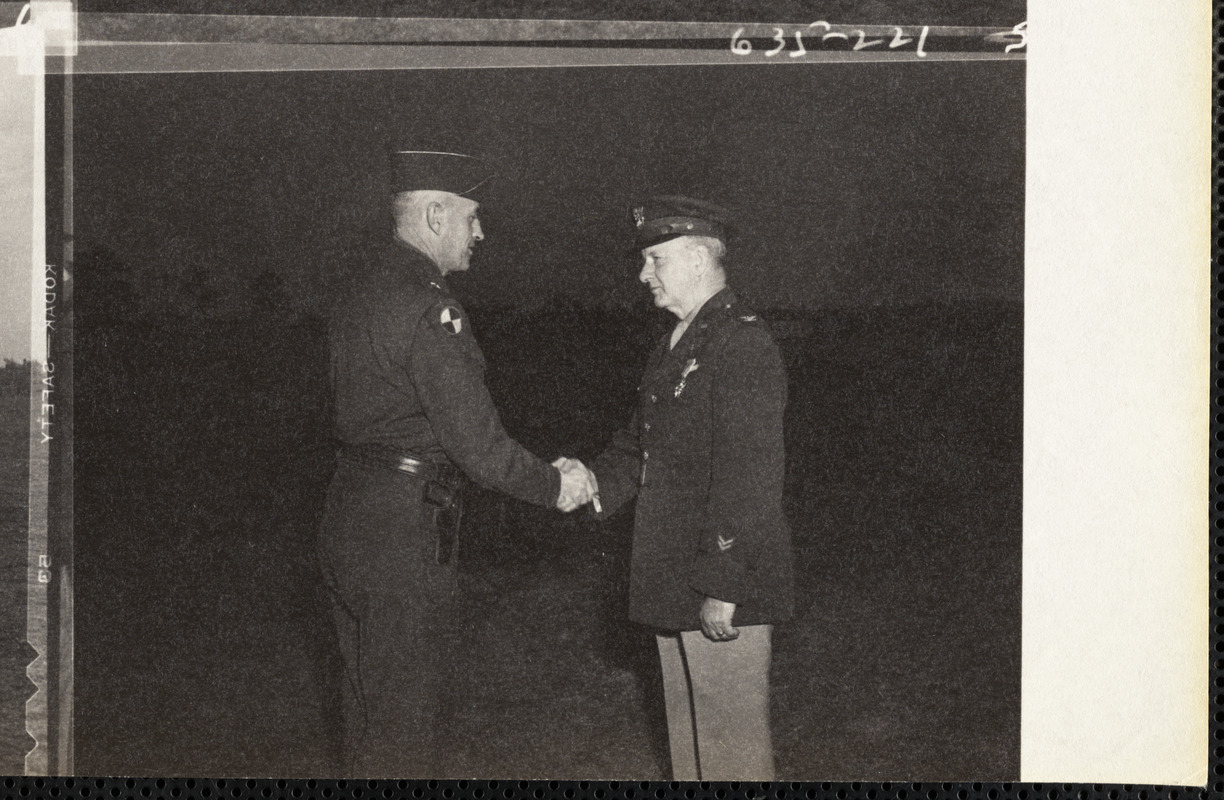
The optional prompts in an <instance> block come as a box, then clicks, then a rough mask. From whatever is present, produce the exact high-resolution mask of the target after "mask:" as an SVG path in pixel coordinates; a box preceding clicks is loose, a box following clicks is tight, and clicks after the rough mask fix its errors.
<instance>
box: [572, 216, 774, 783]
mask: <svg viewBox="0 0 1224 800" xmlns="http://www.w3.org/2000/svg"><path fill="white" fill-rule="evenodd" d="M633 213H634V218H635V221H636V224H637V246H638V248H640V250H641V253H642V258H643V267H642V271H641V275H640V276H639V277H640V279H641V281H642V282H643V283H645V284H647V286H649V287H650V291H651V293H652V295H653V296H654V302H655V305H657V306H659V307H660V308H666V309H667V310H668V311H671V312H672V313H673V314H675V315H676V316H677V317H679V318H680V322H679V324H678V325H677V326H676V329H675V330H674V331H673V332H672V333H671V334H670V335H669V336H667V337H666V338H665V339H664V340H663V341H662V342H660V343H659V346H658V348H657V350H656V351H655V352H654V354H653V356H652V357H651V358H650V361H649V362H648V365H647V367H646V374H645V377H644V378H643V379H642V384H641V387H640V390H639V392H640V400H639V405H638V411H637V414H636V416H635V418H634V419H633V421H632V422H631V423H630V425H629V426H628V427H627V428H625V429H624V430H622V431H620V432H619V433H617V435H616V436H615V437H614V439H613V441H612V443H611V444H610V445H609V447H608V448H607V449H606V450H605V452H604V453H603V454H602V455H601V456H600V457H599V458H598V459H596V461H595V462H594V463H593V464H592V469H593V471H594V473H595V475H597V476H598V478H599V491H600V495H599V496H600V500H601V501H602V506H603V510H602V512H600V513H601V515H608V514H612V513H614V512H615V510H616V509H617V508H619V507H620V506H622V505H623V504H624V503H625V502H627V501H628V500H629V499H630V498H632V497H634V496H635V495H636V496H637V516H636V519H635V525H634V534H633V554H632V558H631V576H630V597H629V614H630V617H631V618H633V619H634V620H636V621H637V622H640V623H643V624H645V625H648V626H650V627H651V628H653V629H655V630H656V632H657V636H656V638H657V644H658V648H659V657H660V663H661V665H662V670H663V685H664V699H665V703H666V707H667V721H668V734H669V738H670V744H671V758H672V771H673V777H674V778H675V779H677V780H771V779H772V778H773V774H774V767H773V750H772V746H771V740H770V731H769V664H770V654H771V644H770V636H771V632H772V625H773V624H774V623H777V622H781V621H782V620H785V619H786V618H787V617H789V616H790V614H791V612H792V607H793V597H792V576H791V549H790V532H789V528H788V527H787V524H786V520H785V518H784V516H783V512H782V483H783V471H784V466H785V455H784V452H783V442H782V416H783V411H784V409H785V406H786V374H785V372H784V369H783V366H782V360H781V358H780V356H779V353H778V348H777V346H776V345H775V344H774V341H773V339H772V337H771V336H770V335H769V333H768V331H767V330H766V329H765V327H764V326H763V325H762V324H761V322H760V320H759V319H758V318H757V315H756V314H755V313H753V311H752V310H751V309H749V308H747V307H745V306H744V304H743V303H741V302H740V301H739V299H738V298H737V297H736V296H735V293H734V292H733V291H732V290H731V289H730V288H729V287H728V286H727V284H726V273H725V270H724V267H723V258H724V255H725V251H726V241H727V231H728V224H727V223H728V220H727V212H726V211H724V210H723V209H721V208H718V207H717V206H713V205H711V204H709V203H704V202H701V201H698V200H694V199H691V198H685V197H662V198H653V199H652V200H650V201H649V202H647V203H645V204H643V205H641V206H638V207H637V208H635V209H634V210H633Z"/></svg>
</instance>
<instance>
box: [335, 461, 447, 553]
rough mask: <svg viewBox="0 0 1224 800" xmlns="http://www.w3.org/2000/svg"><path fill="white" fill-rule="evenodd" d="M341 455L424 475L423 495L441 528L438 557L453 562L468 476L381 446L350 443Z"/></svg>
mask: <svg viewBox="0 0 1224 800" xmlns="http://www.w3.org/2000/svg"><path fill="white" fill-rule="evenodd" d="M339 458H340V460H342V461H347V462H349V463H354V464H358V465H363V466H370V467H375V468H381V469H388V470H395V471H396V472H403V473H406V474H408V475H413V476H415V477H418V478H420V479H421V480H422V481H423V482H424V484H425V485H424V487H423V488H422V493H421V498H422V499H423V500H424V501H425V502H426V503H428V504H429V505H431V506H433V507H434V520H435V523H436V524H437V530H438V542H437V550H436V552H435V556H436V558H437V561H438V563H439V564H449V563H450V561H451V559H453V558H454V555H455V549H456V545H457V543H458V541H459V524H460V522H461V521H462V519H463V489H464V486H465V485H466V484H467V476H465V475H464V474H463V473H462V472H461V471H460V470H459V469H458V468H457V467H454V466H451V465H450V464H439V463H438V462H437V461H429V460H428V459H424V458H419V457H417V456H415V455H412V454H410V453H404V452H401V451H399V450H394V449H392V448H389V447H381V446H379V445H346V446H344V447H342V448H341V449H340V453H339Z"/></svg>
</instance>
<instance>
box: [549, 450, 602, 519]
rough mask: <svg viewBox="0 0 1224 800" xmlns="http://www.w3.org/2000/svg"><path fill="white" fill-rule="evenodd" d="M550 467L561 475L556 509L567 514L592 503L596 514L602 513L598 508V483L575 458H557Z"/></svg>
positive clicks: (591, 473)
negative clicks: (559, 493) (559, 494)
mask: <svg viewBox="0 0 1224 800" xmlns="http://www.w3.org/2000/svg"><path fill="white" fill-rule="evenodd" d="M552 465H553V466H554V467H556V468H557V470H558V471H559V472H560V473H561V496H560V497H558V498H557V508H558V509H560V510H561V511H564V512H565V513H567V514H568V513H569V512H571V511H573V510H574V509H576V508H579V507H580V506H584V505H586V504H587V503H592V504H593V505H594V506H595V511H596V513H602V512H603V509H602V508H600V506H599V483H598V482H597V481H596V480H595V473H594V472H591V471H590V470H589V469H587V468H586V466H585V465H584V464H583V463H582V462H581V461H579V460H578V459H576V458H565V457H562V458H558V459H557V460H556V461H554V462H552Z"/></svg>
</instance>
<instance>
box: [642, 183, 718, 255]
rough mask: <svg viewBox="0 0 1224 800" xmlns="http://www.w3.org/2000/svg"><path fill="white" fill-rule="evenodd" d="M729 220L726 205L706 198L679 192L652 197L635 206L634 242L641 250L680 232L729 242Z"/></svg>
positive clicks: (674, 236)
mask: <svg viewBox="0 0 1224 800" xmlns="http://www.w3.org/2000/svg"><path fill="white" fill-rule="evenodd" d="M730 220H731V213H730V212H729V211H727V209H725V208H722V207H721V206H716V205H714V204H713V203H707V202H705V201H704V200H695V199H693V198H691V197H682V196H680V195H672V196H669V197H652V198H650V199H649V200H647V201H646V202H644V203H642V204H641V205H637V206H634V208H633V222H634V224H635V225H637V237H636V242H635V244H636V247H637V249H638V250H641V249H643V248H646V247H651V246H653V245H656V244H659V243H660V242H666V241H667V240H669V239H676V238H678V237H681V236H712V237H713V238H715V239H721V240H722V242H723V244H726V243H727V238H728V237H729V236H730V235H731V222H730Z"/></svg>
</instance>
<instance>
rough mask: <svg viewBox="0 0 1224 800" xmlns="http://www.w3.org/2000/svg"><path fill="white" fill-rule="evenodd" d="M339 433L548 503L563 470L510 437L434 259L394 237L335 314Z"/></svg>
mask: <svg viewBox="0 0 1224 800" xmlns="http://www.w3.org/2000/svg"><path fill="white" fill-rule="evenodd" d="M330 347H331V378H332V389H333V392H334V396H335V404H336V406H335V413H336V429H335V430H336V437H337V438H338V439H339V440H340V441H341V442H342V443H343V444H345V445H381V446H384V447H389V448H392V449H395V450H398V451H400V452H405V453H409V454H415V455H417V456H419V457H423V458H426V459H430V460H433V461H439V462H450V463H452V464H454V465H456V466H458V467H459V468H460V469H461V470H463V472H464V473H465V474H466V475H467V476H468V477H469V478H471V479H472V480H473V481H475V482H476V483H478V484H480V485H482V486H485V487H488V488H491V489H496V490H498V491H501V492H504V493H506V494H508V495H511V496H512V497H516V498H518V499H520V500H526V501H528V502H531V503H536V504H539V505H544V506H552V505H553V504H555V503H556V501H557V497H558V495H559V494H560V491H561V478H560V473H559V472H558V471H557V470H556V469H555V468H554V467H552V466H551V465H549V464H547V463H545V462H543V461H541V460H540V459H539V458H537V457H536V456H534V455H532V454H531V453H530V452H528V451H527V450H526V449H525V448H524V447H522V445H520V444H518V443H517V442H515V441H514V440H513V439H511V438H510V437H509V436H508V435H507V434H506V431H505V430H504V429H503V428H502V424H501V420H500V418H499V416H498V414H497V409H496V408H495V407H494V406H493V400H492V398H491V397H490V396H489V391H488V389H487V387H486V386H485V381H484V370H485V361H484V356H483V355H482V354H481V352H480V347H479V346H478V345H477V344H476V339H475V338H474V337H473V336H472V328H471V325H470V324H469V321H468V317H467V314H466V313H464V311H463V307H462V306H461V305H459V303H458V301H456V300H455V298H454V297H453V295H452V294H451V292H450V290H449V289H448V288H447V285H446V281H445V280H444V278H443V276H442V274H441V272H439V270H438V268H437V267H436V266H435V265H434V263H433V262H432V261H430V260H429V259H428V258H426V257H425V256H424V255H423V254H421V253H419V252H417V251H416V250H414V249H412V248H411V247H409V246H408V245H406V244H404V243H402V242H400V241H399V240H395V242H394V243H392V244H389V245H388V246H387V247H386V248H385V250H384V251H383V252H382V253H381V255H380V256H379V257H377V258H374V259H372V260H371V262H370V263H368V264H366V265H365V271H364V273H363V274H362V275H360V276H359V279H358V281H357V284H356V286H355V287H354V290H353V291H352V293H351V294H350V295H349V297H348V298H347V299H346V300H345V301H344V302H343V303H342V304H341V306H340V308H339V309H338V311H337V313H336V314H335V315H334V316H333V319H332V323H331V329H330Z"/></svg>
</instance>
